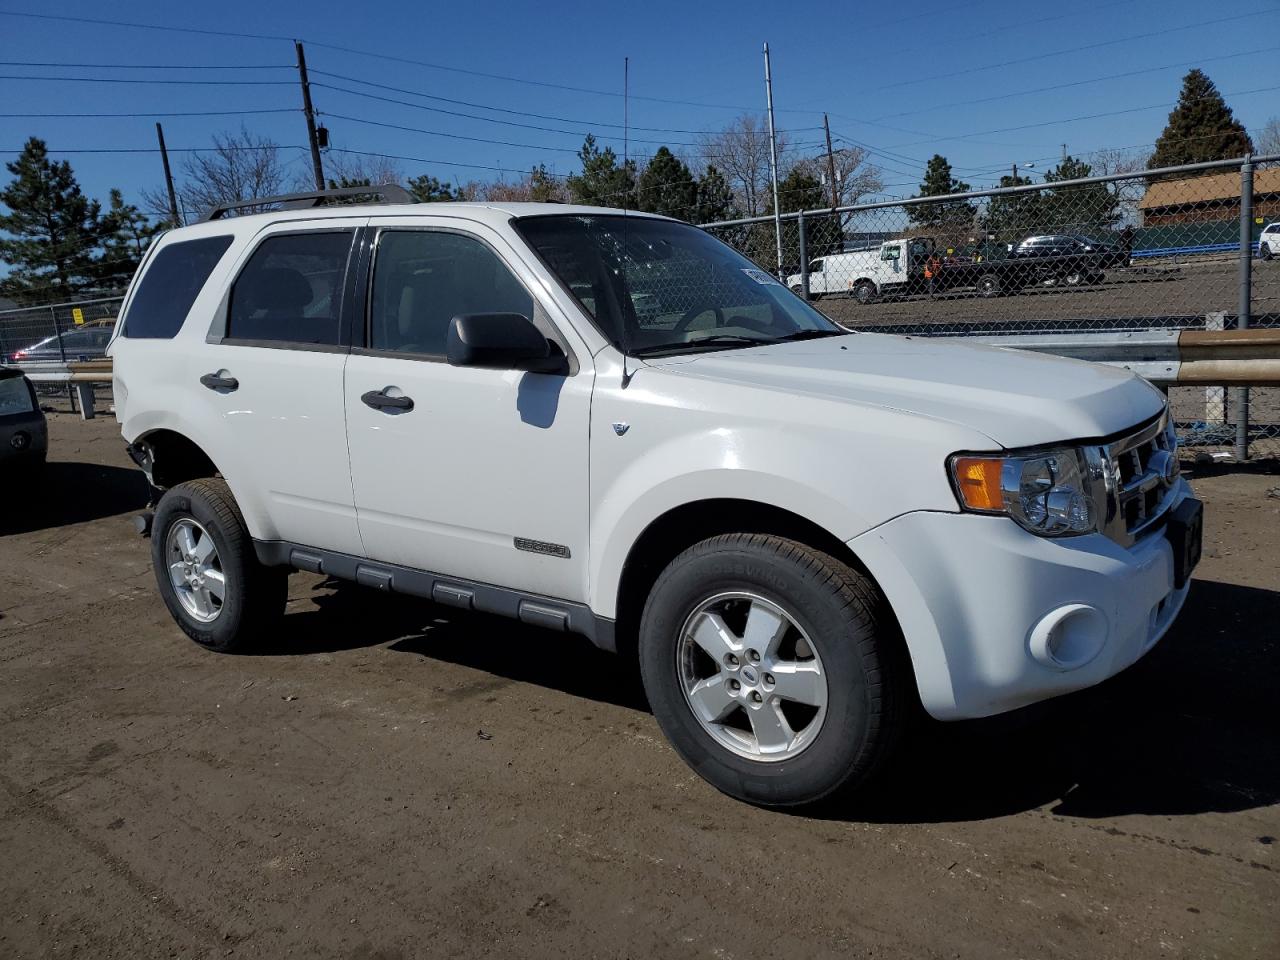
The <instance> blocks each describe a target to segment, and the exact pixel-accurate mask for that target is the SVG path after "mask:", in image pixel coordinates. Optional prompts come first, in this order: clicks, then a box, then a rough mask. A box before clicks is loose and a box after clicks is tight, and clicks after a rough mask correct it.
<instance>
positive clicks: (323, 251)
mask: <svg viewBox="0 0 1280 960" xmlns="http://www.w3.org/2000/svg"><path fill="white" fill-rule="evenodd" d="M353 236H354V232H353V231H350V230H335V231H316V232H314V233H291V234H281V235H279V236H275V237H268V238H267V239H266V240H264V241H262V243H261V244H260V245H259V247H258V249H257V250H255V251H254V252H253V256H251V257H250V258H249V262H248V263H246V264H245V265H244V269H243V270H241V271H240V276H238V277H237V278H236V282H235V286H233V287H232V288H231V312H230V316H229V318H228V320H227V336H228V337H234V338H235V339H237V340H272V341H278V342H284V343H338V342H339V341H340V339H341V338H340V336H339V330H340V322H339V317H340V315H341V311H342V286H343V281H344V279H345V277H346V269H347V255H348V254H349V253H350V251H351V238H352V237H353Z"/></svg>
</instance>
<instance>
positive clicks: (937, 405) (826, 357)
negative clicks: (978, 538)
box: [649, 333, 1165, 447]
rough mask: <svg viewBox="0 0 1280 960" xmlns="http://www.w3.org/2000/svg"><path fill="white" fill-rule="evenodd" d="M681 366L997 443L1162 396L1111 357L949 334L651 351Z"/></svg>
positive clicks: (1090, 429)
mask: <svg viewBox="0 0 1280 960" xmlns="http://www.w3.org/2000/svg"><path fill="white" fill-rule="evenodd" d="M649 365H650V366H653V367H658V368H661V369H664V370H667V371H669V372H671V373H676V374H681V375H685V376H695V377H702V378H707V379H714V380H718V381H721V382H724V383H733V384H739V385H742V386H747V387H755V388H758V389H766V390H778V391H785V392H788V393H794V394H808V395H812V396H821V397H824V398H828V399H836V400H844V401H847V402H849V403H852V404H858V405H865V406H876V407H885V408H891V409H896V410H903V411H907V412H910V413H914V414H917V415H920V416H926V417H931V418H933V419H935V420H940V421H947V422H951V423H956V424H959V425H962V426H964V427H967V428H969V429H971V430H976V431H978V432H980V433H983V434H985V435H986V436H988V437H990V438H991V439H992V440H993V441H995V442H996V443H997V444H999V445H1001V446H1004V447H1023V446H1034V445H1038V444H1045V443H1059V442H1062V441H1066V440H1079V439H1086V438H1092V437H1104V436H1108V435H1110V434H1113V433H1118V432H1120V431H1122V430H1125V429H1127V428H1128V427H1132V426H1134V425H1136V424H1138V423H1141V422H1142V421H1144V420H1147V419H1149V418H1151V417H1153V416H1155V415H1156V414H1158V413H1159V412H1160V411H1161V410H1162V409H1163V408H1164V405H1165V401H1164V396H1163V395H1162V394H1161V393H1160V392H1159V391H1158V390H1157V389H1156V388H1155V387H1153V386H1151V384H1149V383H1147V382H1146V381H1145V380H1143V379H1141V378H1140V377H1138V376H1136V375H1134V374H1132V373H1129V372H1128V371H1126V370H1121V369H1119V368H1116V367H1109V366H1104V365H1102V364H1097V363H1086V362H1084V361H1081V360H1066V359H1063V358H1060V357H1051V356H1045V355H1043V354H1036V353H1028V352H1026V351H1022V350H1012V349H1006V348H1001V347H987V346H981V345H978V344H967V343H963V342H960V341H955V340H945V339H937V338H921V337H909V336H906V337H900V336H889V335H884V334H872V333H864V334H849V335H848V336H842V337H826V338H823V339H820V340H805V341H798V342H795V343H779V344H772V345H770V346H763V347H750V348H746V349H742V350H726V351H716V352H715V353H703V354H693V355H683V356H676V357H666V358H663V359H661V360H651V361H649Z"/></svg>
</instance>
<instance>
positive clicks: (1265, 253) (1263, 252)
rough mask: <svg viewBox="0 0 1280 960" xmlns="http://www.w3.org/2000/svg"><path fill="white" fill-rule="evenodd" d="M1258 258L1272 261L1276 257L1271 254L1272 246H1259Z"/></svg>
mask: <svg viewBox="0 0 1280 960" xmlns="http://www.w3.org/2000/svg"><path fill="white" fill-rule="evenodd" d="M1258 256H1259V257H1261V258H1262V259H1263V260H1270V259H1271V258H1272V257H1274V256H1275V254H1274V253H1272V252H1271V244H1269V243H1263V244H1259V245H1258Z"/></svg>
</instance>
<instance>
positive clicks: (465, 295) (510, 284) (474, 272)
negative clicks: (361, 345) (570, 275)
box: [369, 230, 533, 356]
mask: <svg viewBox="0 0 1280 960" xmlns="http://www.w3.org/2000/svg"><path fill="white" fill-rule="evenodd" d="M460 313H518V314H520V315H521V316H525V317H529V318H530V319H532V318H533V298H532V297H530V296H529V292H528V291H527V290H525V288H524V287H523V286H522V285H521V284H520V281H518V280H517V279H516V278H515V277H514V276H513V275H512V273H511V271H510V270H508V269H507V267H506V265H505V264H504V263H503V262H502V261H501V260H500V259H498V256H497V254H495V253H494V252H493V251H492V250H490V249H489V248H488V247H487V246H485V244H483V243H481V242H480V241H479V240H476V239H475V238H474V237H467V236H463V235H461V234H457V233H444V232H436V231H429V230H389V231H387V232H385V233H383V234H382V236H381V237H380V238H379V239H378V253H377V258H376V259H375V261H374V267H373V297H372V299H371V301H370V305H369V346H370V347H372V348H373V349H375V350H395V351H399V352H402V353H420V354H425V355H428V356H443V355H444V352H445V337H446V335H447V334H448V331H449V321H451V320H452V319H453V318H454V317H456V316H457V315H458V314H460Z"/></svg>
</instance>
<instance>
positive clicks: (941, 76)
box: [860, 7, 1280, 95]
mask: <svg viewBox="0 0 1280 960" xmlns="http://www.w3.org/2000/svg"><path fill="white" fill-rule="evenodd" d="M1275 13H1280V9H1276V8H1274V7H1271V8H1263V9H1262V10H1253V11H1251V12H1249V13H1241V14H1236V15H1234V16H1230V17H1218V18H1216V19H1213V20H1198V21H1196V22H1194V23H1187V24H1183V25H1181V26H1177V27H1167V28H1165V29H1164V30H1152V31H1150V32H1148V33H1137V34H1131V35H1129V36H1127V37H1114V38H1112V39H1110V40H1099V41H1097V42H1095V43H1086V44H1083V45H1082V46H1078V47H1068V48H1065V49H1062V50H1051V51H1049V52H1048V53H1038V54H1035V55H1034V56H1027V57H1019V58H1017V59H1015V60H1003V61H1001V62H999V63H984V64H982V65H981V66H976V67H969V68H967V69H964V70H956V71H953V72H951V73H935V74H931V75H929V76H925V77H914V78H912V79H910V80H899V81H898V82H897V83H888V84H885V85H884V86H880V87H871V88H870V89H864V90H861V91H860V92H861V93H862V94H864V95H865V94H868V93H878V92H880V91H882V90H894V89H897V88H898V87H908V86H914V85H915V84H919V83H928V82H931V81H934V80H950V79H952V78H954V77H963V76H968V75H969V74H974V73H982V72H984V71H986V70H995V69H998V68H1000V67H1013V66H1018V65H1020V64H1024V63H1033V62H1035V61H1038V60H1047V59H1048V58H1049V57H1060V56H1063V55H1065V54H1068V53H1080V52H1082V51H1085V50H1097V49H1100V48H1101V47H1110V46H1115V45H1116V44H1118V43H1129V42H1130V41H1133V40H1148V39H1150V38H1152V37H1162V36H1165V35H1167V34H1170V33H1180V32H1181V31H1183V30H1193V29H1195V28H1197V27H1208V26H1214V25H1216V24H1219V23H1232V22H1234V21H1237V20H1247V19H1250V18H1253V17H1258V16H1264V15H1266V14H1275Z"/></svg>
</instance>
